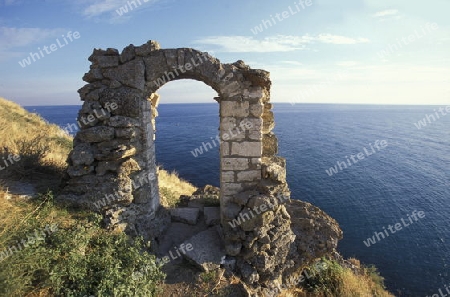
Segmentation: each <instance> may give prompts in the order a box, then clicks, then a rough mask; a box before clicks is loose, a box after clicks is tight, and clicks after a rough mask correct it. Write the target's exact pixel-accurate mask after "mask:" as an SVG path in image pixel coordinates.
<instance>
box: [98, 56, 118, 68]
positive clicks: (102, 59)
mask: <svg viewBox="0 0 450 297" xmlns="http://www.w3.org/2000/svg"><path fill="white" fill-rule="evenodd" d="M92 60H93V61H92V62H93V64H94V65H98V66H99V67H100V68H109V67H116V66H119V57H116V56H95V57H93V59H92Z"/></svg>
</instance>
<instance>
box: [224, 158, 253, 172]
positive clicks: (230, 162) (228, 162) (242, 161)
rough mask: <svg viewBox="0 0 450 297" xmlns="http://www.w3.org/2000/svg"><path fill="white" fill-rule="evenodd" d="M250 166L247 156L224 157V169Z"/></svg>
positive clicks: (242, 168)
mask: <svg viewBox="0 0 450 297" xmlns="http://www.w3.org/2000/svg"><path fill="white" fill-rule="evenodd" d="M248 168H249V164H248V159H247V158H222V160H221V169H222V170H247V169H248Z"/></svg>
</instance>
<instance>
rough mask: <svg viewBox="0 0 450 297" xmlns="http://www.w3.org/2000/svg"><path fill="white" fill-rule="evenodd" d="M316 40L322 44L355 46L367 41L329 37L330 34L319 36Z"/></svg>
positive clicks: (337, 36)
mask: <svg viewBox="0 0 450 297" xmlns="http://www.w3.org/2000/svg"><path fill="white" fill-rule="evenodd" d="M316 40H318V41H320V42H323V43H331V44H357V43H367V42H369V39H367V38H356V39H355V38H350V37H345V36H339V35H331V34H320V35H319V36H318V37H317V38H316Z"/></svg>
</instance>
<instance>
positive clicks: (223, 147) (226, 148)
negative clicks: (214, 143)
mask: <svg viewBox="0 0 450 297" xmlns="http://www.w3.org/2000/svg"><path fill="white" fill-rule="evenodd" d="M220 155H221V156H229V155H230V143H228V142H222V143H221V144H220Z"/></svg>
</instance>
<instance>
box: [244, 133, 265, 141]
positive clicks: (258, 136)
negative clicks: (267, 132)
mask: <svg viewBox="0 0 450 297" xmlns="http://www.w3.org/2000/svg"><path fill="white" fill-rule="evenodd" d="M262 137H263V135H262V132H261V131H249V132H248V138H249V139H251V140H259V141H262Z"/></svg>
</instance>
